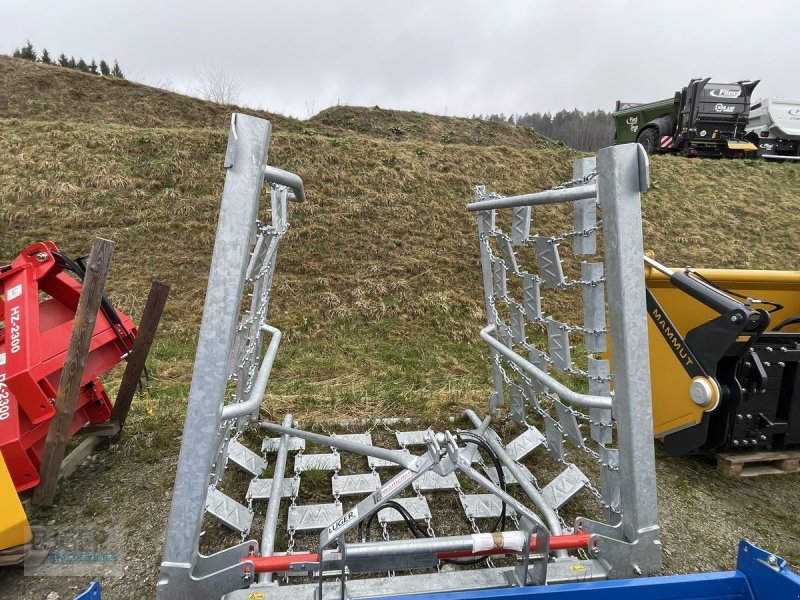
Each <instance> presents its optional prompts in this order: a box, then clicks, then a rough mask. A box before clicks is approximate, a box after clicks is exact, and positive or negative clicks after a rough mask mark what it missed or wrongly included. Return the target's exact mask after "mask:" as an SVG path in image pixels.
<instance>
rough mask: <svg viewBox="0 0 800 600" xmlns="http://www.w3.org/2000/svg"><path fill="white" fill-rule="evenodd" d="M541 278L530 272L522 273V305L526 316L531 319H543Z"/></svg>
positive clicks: (536, 320) (535, 320)
mask: <svg viewBox="0 0 800 600" xmlns="http://www.w3.org/2000/svg"><path fill="white" fill-rule="evenodd" d="M540 284H541V280H540V279H539V278H538V277H536V276H535V275H531V274H530V273H523V274H522V306H523V307H524V308H525V317H526V318H527V319H528V320H529V321H533V322H538V321H541V320H542V291H541V289H540Z"/></svg>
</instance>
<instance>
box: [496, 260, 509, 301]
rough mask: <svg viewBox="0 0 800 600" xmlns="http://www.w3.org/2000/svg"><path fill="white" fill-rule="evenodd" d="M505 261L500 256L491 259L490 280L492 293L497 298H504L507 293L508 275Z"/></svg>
mask: <svg viewBox="0 0 800 600" xmlns="http://www.w3.org/2000/svg"><path fill="white" fill-rule="evenodd" d="M507 270H508V268H507V267H506V263H505V262H503V260H502V259H500V258H495V259H494V260H492V282H493V286H494V295H495V297H497V298H505V297H506V296H507V295H508V281H507V280H508V277H507V275H506V271H507Z"/></svg>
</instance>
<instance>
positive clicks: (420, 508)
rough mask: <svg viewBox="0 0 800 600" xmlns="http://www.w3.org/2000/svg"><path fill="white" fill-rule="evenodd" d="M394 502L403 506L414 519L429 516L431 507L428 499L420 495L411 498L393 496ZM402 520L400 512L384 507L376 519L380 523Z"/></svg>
mask: <svg viewBox="0 0 800 600" xmlns="http://www.w3.org/2000/svg"><path fill="white" fill-rule="evenodd" d="M393 500H394V501H395V502H397V503H398V504H400V506H402V507H403V508H405V509H406V510H407V511H408V512H409V513H411V517H412V518H413V519H414V520H415V521H424V520H425V519H430V518H431V509H430V507H429V506H428V501H427V500H426V499H425V498H423V497H420V496H414V497H413V498H394V499H393ZM402 520H403V517H401V516H400V513H399V512H397V511H396V510H394V509H393V508H386V509H385V510H382V511H381V512H379V513H378V521H380V522H381V523H399V522H401V521H402Z"/></svg>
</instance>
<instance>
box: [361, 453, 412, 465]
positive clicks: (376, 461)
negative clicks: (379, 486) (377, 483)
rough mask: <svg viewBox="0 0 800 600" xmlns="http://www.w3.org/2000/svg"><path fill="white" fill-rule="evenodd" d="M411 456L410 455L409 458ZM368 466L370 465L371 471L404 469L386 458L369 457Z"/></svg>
mask: <svg viewBox="0 0 800 600" xmlns="http://www.w3.org/2000/svg"><path fill="white" fill-rule="evenodd" d="M410 455H411V454H410V453H409V456H410ZM367 464H368V465H369V468H370V469H402V468H403V467H402V465H398V464H397V463H396V462H394V461H391V460H387V459H385V458H376V457H374V456H368V457H367Z"/></svg>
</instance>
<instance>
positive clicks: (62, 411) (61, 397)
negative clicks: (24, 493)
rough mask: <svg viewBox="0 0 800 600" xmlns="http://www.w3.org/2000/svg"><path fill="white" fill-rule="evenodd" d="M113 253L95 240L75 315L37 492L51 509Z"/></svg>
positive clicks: (37, 500)
mask: <svg viewBox="0 0 800 600" xmlns="http://www.w3.org/2000/svg"><path fill="white" fill-rule="evenodd" d="M113 253H114V242H112V241H111V240H106V239H103V238H95V239H94V241H93V242H92V250H91V252H90V253H89V261H88V264H87V265H86V276H85V277H84V280H83V288H82V289H81V295H80V299H79V300H78V309H77V310H76V311H75V323H74V325H73V328H72V336H71V337H70V340H69V347H68V348H67V356H66V359H65V361H64V368H63V370H62V371H61V381H60V382H59V384H58V393H57V394H56V401H55V409H56V414H55V416H54V417H53V419H52V420H51V421H50V429H49V430H48V431H47V439H46V441H45V446H44V455H43V456H42V465H41V467H40V468H39V477H40V478H41V482H40V483H39V485H38V486H37V487H36V489H35V490H34V492H33V503H34V504H39V505H50V504H52V503H53V498H54V497H55V493H56V484H57V483H58V473H59V470H60V468H61V461H62V460H63V459H64V451H65V449H66V447H67V442H68V441H69V428H70V424H71V423H72V416H73V414H74V413H75V405H76V403H77V401H78V392H79V391H80V387H81V379H82V377H83V370H84V367H85V366H86V359H87V357H88V354H89V345H90V343H91V341H92V335H93V334H94V326H95V322H96V321H97V313H98V311H99V310H100V300H101V299H102V296H103V288H104V287H105V283H106V276H107V275H108V267H109V265H110V264H111V255H112V254H113Z"/></svg>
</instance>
